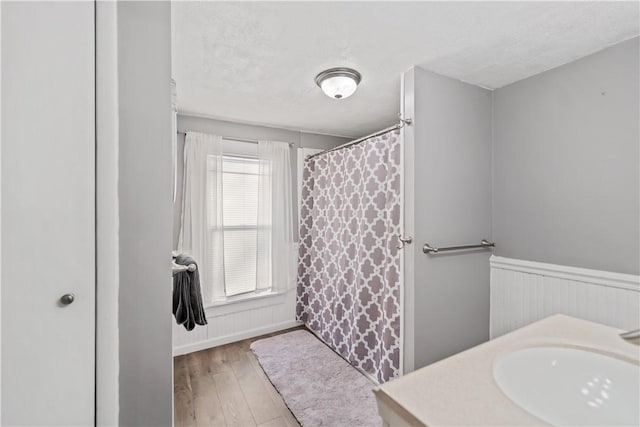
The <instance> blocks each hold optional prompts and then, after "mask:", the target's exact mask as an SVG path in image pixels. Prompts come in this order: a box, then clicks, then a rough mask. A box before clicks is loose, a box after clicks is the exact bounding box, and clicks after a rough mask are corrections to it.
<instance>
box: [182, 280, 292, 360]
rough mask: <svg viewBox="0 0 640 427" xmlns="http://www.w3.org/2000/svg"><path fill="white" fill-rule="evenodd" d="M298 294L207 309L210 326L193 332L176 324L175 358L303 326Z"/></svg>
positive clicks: (200, 327) (198, 328)
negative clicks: (297, 315)
mask: <svg viewBox="0 0 640 427" xmlns="http://www.w3.org/2000/svg"><path fill="white" fill-rule="evenodd" d="M295 293H296V291H295V289H294V290H291V291H289V292H287V293H284V294H276V295H271V296H268V297H262V298H256V299H250V300H246V301H239V302H235V303H231V304H226V305H222V306H217V307H210V308H207V309H206V312H207V321H208V322H209V324H208V325H205V326H196V327H195V328H194V329H193V330H192V331H187V330H186V329H184V327H182V326H180V325H177V324H176V322H175V319H174V321H173V355H174V356H178V355H181V354H187V353H191V352H194V351H198V350H203V349H205V348H211V347H216V346H218V345H224V344H228V343H231V342H235V341H240V340H243V339H246V338H252V337H256V336H259V335H263V334H268V333H271V332H275V331H280V330H282V329H287V328H292V327H294V326H297V325H299V323H298V322H296V321H295V320H294V319H295V304H296V295H295Z"/></svg>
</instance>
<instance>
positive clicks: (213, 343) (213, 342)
mask: <svg viewBox="0 0 640 427" xmlns="http://www.w3.org/2000/svg"><path fill="white" fill-rule="evenodd" d="M301 325H302V322H298V321H295V320H288V321H286V322H280V323H274V324H273V325H268V326H263V327H261V328H255V329H250V330H248V331H242V332H238V333H235V334H229V335H224V336H222V337H215V338H210V339H207V340H204V341H199V342H196V343H193V344H187V345H183V346H180V347H176V348H174V349H173V355H174V356H181V355H183V354H188V353H193V352H194V351H200V350H205V349H207V348H213V347H218V346H220V345H225V344H230V343H232V342H236V341H242V340H246V339H247V338H254V337H258V336H260V335H264V334H270V333H272V332H277V331H282V330H283V329H289V328H295V327H296V326H301Z"/></svg>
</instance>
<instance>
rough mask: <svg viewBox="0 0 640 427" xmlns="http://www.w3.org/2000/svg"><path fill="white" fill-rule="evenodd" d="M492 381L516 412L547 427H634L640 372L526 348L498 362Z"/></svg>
mask: <svg viewBox="0 0 640 427" xmlns="http://www.w3.org/2000/svg"><path fill="white" fill-rule="evenodd" d="M493 376H494V378H495V380H496V382H497V383H498V386H499V387H500V389H501V390H502V391H503V392H504V394H506V395H507V396H508V397H509V398H510V399H511V400H513V401H514V402H515V403H516V404H517V405H518V406H520V407H522V408H523V409H525V410H526V411H528V412H529V413H531V414H532V415H534V416H536V417H538V418H540V419H542V420H544V421H546V422H548V423H549V424H552V425H580V426H593V425H600V426H611V425H625V426H637V425H640V391H639V390H640V367H639V366H638V365H635V364H633V363H629V362H626V361H623V360H620V359H616V358H613V357H608V356H604V355H602V354H599V353H594V352H591V351H587V350H579V349H574V348H565V347H532V348H527V349H523V350H517V351H514V352H512V353H508V354H506V355H504V356H501V357H500V358H498V359H497V360H496V361H495V363H494V365H493Z"/></svg>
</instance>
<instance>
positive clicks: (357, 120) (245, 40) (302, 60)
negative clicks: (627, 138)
mask: <svg viewBox="0 0 640 427" xmlns="http://www.w3.org/2000/svg"><path fill="white" fill-rule="evenodd" d="M172 18H173V19H172V26H173V31H172V32H173V40H172V44H173V76H174V78H175V80H176V82H177V92H178V110H179V111H180V112H182V113H191V114H194V113H195V114H198V115H202V116H210V117H214V118H220V119H227V120H235V121H240V122H246V123H259V124H266V125H272V126H278V127H285V128H290V129H299V130H306V131H315V132H320V133H327V134H333V135H343V136H362V135H364V134H368V133H370V132H373V131H375V130H377V129H380V128H383V127H386V126H388V125H390V124H392V123H394V122H395V117H396V115H397V113H398V111H399V104H400V93H399V92H400V76H401V74H402V73H403V72H404V71H406V70H407V69H409V68H411V67H412V66H414V65H418V66H420V67H423V68H425V69H427V70H431V71H435V72H437V73H440V74H443V75H446V76H449V77H453V78H456V79H460V80H463V81H466V82H469V83H472V84H476V85H480V86H484V87H488V88H499V87H502V86H505V85H507V84H510V83H513V82H515V81H517V80H521V79H524V78H526V77H529V76H532V75H534V74H538V73H540V72H542V71H545V70H548V69H551V68H554V67H557V66H559V65H562V64H565V63H567V62H571V61H573V60H575V59H577V58H580V57H583V56H586V55H589V54H591V53H593V52H596V51H598V50H600V49H603V48H605V47H607V46H609V45H612V44H615V43H617V42H620V41H623V40H625V39H628V38H631V37H633V36H635V35H638V33H639V29H638V27H639V24H638V20H639V4H638V3H637V2H626V3H622V2H348V3H345V2H172ZM336 66H346V67H352V68H355V69H357V70H358V71H360V72H361V73H362V76H363V79H362V83H361V84H360V87H359V88H358V90H357V91H356V93H355V94H354V95H353V96H352V97H350V98H348V99H344V100H334V99H331V98H328V97H326V96H325V95H323V94H322V92H321V91H320V90H319V88H318V87H317V86H316V85H315V83H314V80H313V79H314V77H315V75H316V74H317V73H318V72H320V71H322V70H324V69H326V68H330V67H336Z"/></svg>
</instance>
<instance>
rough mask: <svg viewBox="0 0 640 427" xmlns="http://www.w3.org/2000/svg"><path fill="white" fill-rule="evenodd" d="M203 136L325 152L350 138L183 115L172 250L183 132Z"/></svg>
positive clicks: (178, 208) (175, 214)
mask: <svg viewBox="0 0 640 427" xmlns="http://www.w3.org/2000/svg"><path fill="white" fill-rule="evenodd" d="M189 131H191V132H203V133H210V134H212V135H221V136H226V137H231V138H240V139H250V140H270V141H282V142H291V143H293V145H294V146H295V147H302V148H318V149H321V150H326V149H328V148H332V147H336V146H338V145H340V144H344V143H345V142H348V141H349V140H350V139H349V138H342V137H339V136H331V135H319V134H315V133H307V132H300V131H293V130H287V129H279V128H273V127H267V126H258V125H248V124H243V123H234V122H229V121H224V120H216V119H209V118H202V117H193V116H186V115H178V150H177V160H178V163H177V166H178V168H177V175H178V176H177V181H178V182H177V192H176V202H175V203H174V206H173V246H174V248H175V247H177V244H178V233H179V232H180V213H181V212H182V181H183V180H182V178H183V159H184V138H185V134H184V132H189ZM297 154H298V153H297V150H291V168H292V173H291V177H292V179H293V203H294V206H297V205H298V203H297V199H298V192H297V181H296V177H297V174H296V171H295V167H296V164H297V161H296V160H297ZM297 214H298V211H297V209H296V210H295V213H294V219H296V223H297ZM295 233H296V235H297V233H298V231H297V230H295Z"/></svg>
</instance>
